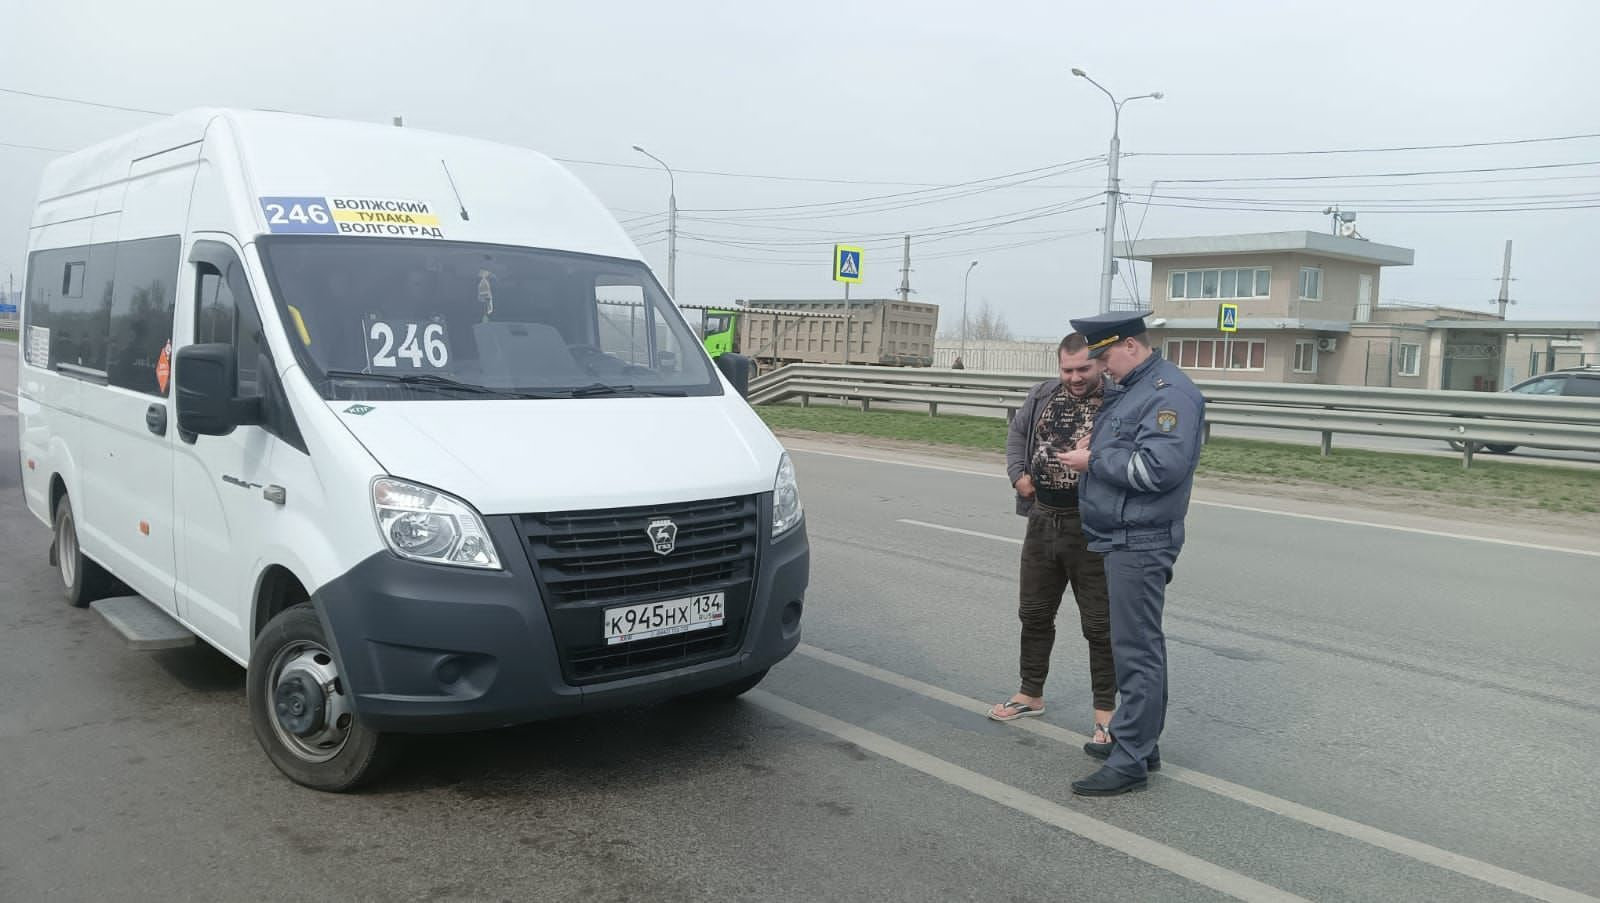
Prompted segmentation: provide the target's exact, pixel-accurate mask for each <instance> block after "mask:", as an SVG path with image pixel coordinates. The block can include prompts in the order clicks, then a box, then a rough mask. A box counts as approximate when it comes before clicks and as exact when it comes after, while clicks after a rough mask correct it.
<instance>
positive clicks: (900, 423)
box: [756, 404, 1006, 452]
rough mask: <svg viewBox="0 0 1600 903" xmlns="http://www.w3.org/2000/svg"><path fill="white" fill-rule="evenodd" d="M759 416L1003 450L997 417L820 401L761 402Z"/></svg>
mask: <svg viewBox="0 0 1600 903" xmlns="http://www.w3.org/2000/svg"><path fill="white" fill-rule="evenodd" d="M756 412H757V413H759V414H760V415H761V419H763V420H765V421H766V422H767V426H770V427H772V428H773V429H786V430H812V431H815V432H819V433H846V434H849V435H852V436H871V437H873V438H875V439H900V440H904V441H906V442H921V443H926V444H929V445H954V446H959V447H962V448H979V449H983V450H985V451H998V452H1003V451H1005V450H1006V422H1005V420H1004V419H1002V418H1000V417H973V416H969V415H962V414H940V415H939V416H938V417H929V416H928V415H927V413H926V412H923V413H920V414H919V413H917V412H915V411H868V412H866V413H862V411H861V409H860V408H846V407H840V406H839V405H837V404H823V405H816V406H814V407H809V408H802V407H800V406H799V405H761V406H760V407H758V408H756Z"/></svg>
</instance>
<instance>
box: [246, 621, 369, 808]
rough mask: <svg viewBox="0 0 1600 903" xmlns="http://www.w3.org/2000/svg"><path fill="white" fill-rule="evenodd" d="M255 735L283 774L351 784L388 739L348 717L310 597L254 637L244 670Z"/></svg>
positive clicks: (363, 775)
mask: <svg viewBox="0 0 1600 903" xmlns="http://www.w3.org/2000/svg"><path fill="white" fill-rule="evenodd" d="M245 698H246V699H247V700H248V702H249V706H250V724H251V726H252V727H253V728H255V732H256V740H258V741H259V742H260V743H261V748H262V749H264V750H265V751H266V753H267V758H269V759H271V760H272V764H274V765H276V766H278V770H279V771H282V772H283V773H284V774H285V775H287V776H288V777H289V779H290V780H292V781H294V782H295V783H297V784H303V785H305V786H307V787H310V788H312V789H314V790H326V791H330V792H334V793H339V792H343V791H346V790H353V789H355V788H356V787H358V786H359V785H360V784H362V783H363V782H365V781H368V780H371V779H372V778H374V777H376V776H377V775H378V773H379V772H380V771H381V769H382V767H383V765H384V764H385V763H386V762H387V760H388V758H389V753H390V748H391V746H392V744H393V739H392V738H390V737H387V736H385V735H384V734H380V733H378V732H377V731H374V730H371V729H369V728H367V727H365V726H364V725H362V724H361V722H360V721H359V720H357V718H356V714H355V710H354V708H353V706H352V705H351V701H350V692H349V689H348V688H347V687H346V686H345V685H344V681H343V679H342V678H341V677H340V676H339V669H338V665H337V664H336V663H335V662H334V660H333V653H332V652H330V651H329V648H328V642H327V639H326V637H324V635H323V632H322V622H321V620H320V619H318V618H317V613H316V610H315V609H313V608H312V607H311V603H309V602H302V603H300V604H299V605H296V606H294V607H292V608H289V609H286V610H284V611H283V612H280V613H279V614H278V616H277V617H275V618H273V619H272V620H271V621H270V622H268V624H267V626H266V627H265V628H263V629H262V631H261V635H260V636H259V637H257V638H256V643H255V647H254V648H253V649H252V650H251V652H250V667H249V669H248V671H247V673H246V676H245Z"/></svg>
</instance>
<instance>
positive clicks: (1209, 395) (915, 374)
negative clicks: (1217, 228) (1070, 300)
mask: <svg viewBox="0 0 1600 903" xmlns="http://www.w3.org/2000/svg"><path fill="white" fill-rule="evenodd" d="M1038 382H1039V377H1037V376H1025V375H1017V374H1006V373H985V372H977V371H969V370H944V369H919V370H901V369H895V368H885V367H859V366H851V367H842V366H830V365H819V364H792V365H790V366H788V367H784V368H782V369H780V370H777V371H775V372H773V373H769V374H767V375H765V376H762V377H760V378H758V379H756V380H754V381H752V382H751V384H750V402H751V404H777V403H781V402H786V401H794V400H798V401H799V402H800V403H801V404H802V405H807V404H810V402H811V400H812V399H813V398H837V399H842V400H845V401H849V402H856V403H859V404H860V405H861V407H862V409H863V410H865V409H867V408H869V407H870V405H871V403H872V402H873V401H891V402H907V403H913V404H925V405H927V406H928V413H929V414H930V415H937V414H938V412H939V406H940V405H946V406H949V405H956V406H962V407H983V408H993V409H1003V410H1004V411H1005V412H1006V416H1007V418H1008V419H1009V418H1010V417H1011V416H1013V415H1014V414H1015V413H1016V411H1017V409H1018V408H1019V407H1021V405H1022V402H1023V399H1024V398H1025V397H1026V396H1027V392H1028V390H1029V389H1030V388H1031V387H1032V386H1034V385H1035V384H1037V383H1038ZM1196 385H1198V386H1199V387H1200V390H1201V392H1203V393H1204V394H1205V397H1206V421H1207V430H1208V433H1209V427H1210V425H1211V424H1224V425H1232V426H1254V427H1265V428H1271V429H1286V430H1307V431H1312V432H1317V433H1320V434H1321V436H1322V453H1323V454H1324V455H1326V454H1329V453H1330V451H1331V450H1332V448H1333V436H1334V435H1335V434H1336V433H1345V434H1352V435H1368V436H1394V437H1401V438H1413V439H1434V440H1438V441H1440V442H1447V443H1450V444H1451V445H1452V446H1453V447H1457V448H1459V450H1460V451H1461V452H1462V464H1463V466H1471V464H1472V458H1473V455H1474V454H1475V453H1476V452H1477V451H1479V450H1481V449H1483V448H1484V447H1493V446H1534V447H1539V448H1559V449H1579V450H1584V451H1600V404H1597V403H1596V402H1595V401H1594V400H1592V399H1584V398H1548V397H1533V396H1526V395H1515V394H1510V393H1497V392H1444V391H1434V390H1429V389H1390V388H1372V387H1363V386H1319V385H1295V384H1288V383H1237V382H1216V381H1202V382H1197V383H1196Z"/></svg>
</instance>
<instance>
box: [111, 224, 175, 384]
mask: <svg viewBox="0 0 1600 903" xmlns="http://www.w3.org/2000/svg"><path fill="white" fill-rule="evenodd" d="M180 248H181V242H180V240H179V239H178V237H177V236H175V235H174V236H167V237H163V238H144V239H139V240H137V241H125V242H122V243H121V244H119V245H117V268H116V274H117V278H116V286H115V288H114V289H113V291H112V296H111V324H110V331H109V333H110V353H109V355H108V356H109V362H108V366H107V370H108V372H109V376H110V381H111V384H112V385H113V386H119V387H121V388H124V389H132V390H134V391H135V392H143V393H145V394H146V395H156V396H165V395H166V394H167V389H168V387H167V386H166V385H164V384H163V380H162V379H161V378H160V376H159V374H160V372H161V369H160V368H161V361H162V358H163V357H164V356H168V357H169V363H170V351H168V346H169V344H170V343H171V341H172V322H173V309H174V308H175V307H176V306H177V301H178V285H177V282H178V265H179V251H180Z"/></svg>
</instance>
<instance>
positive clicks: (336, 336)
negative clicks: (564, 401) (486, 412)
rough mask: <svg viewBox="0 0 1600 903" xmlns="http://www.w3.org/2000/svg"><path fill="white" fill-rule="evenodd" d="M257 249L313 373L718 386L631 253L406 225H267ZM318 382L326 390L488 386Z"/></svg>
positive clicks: (637, 389) (603, 389)
mask: <svg viewBox="0 0 1600 903" xmlns="http://www.w3.org/2000/svg"><path fill="white" fill-rule="evenodd" d="M261 249H262V251H261V253H262V260H263V263H264V265H265V267H266V270H267V278H268V281H269V284H270V285H271V287H272V290H273V293H274V295H275V296H276V300H277V304H278V307H279V310H280V316H281V317H282V318H283V322H284V332H285V333H286V334H287V335H288V336H289V338H290V341H291V343H292V344H293V345H294V346H295V348H296V354H297V356H298V357H300V358H301V360H302V362H303V363H305V364H306V365H307V366H306V370H307V373H308V374H309V375H311V376H312V377H313V378H314V379H318V378H319V377H321V376H322V375H323V374H326V373H328V372H329V371H346V372H350V371H354V372H357V373H371V374H377V375H393V376H396V377H404V376H408V375H410V376H426V375H436V376H442V377H447V378H449V379H451V380H454V381H456V382H461V383H470V384H472V385H474V386H486V387H489V388H493V389H501V390H507V391H523V392H529V393H535V392H536V393H541V394H551V393H553V394H561V393H562V392H565V391H572V390H583V391H580V393H579V394H583V395H591V396H593V397H614V396H616V395H639V394H665V395H684V394H690V395H696V394H716V393H720V391H721V383H720V382H718V380H717V379H716V376H715V371H714V370H713V369H712V367H711V364H710V361H709V360H708V359H707V358H706V356H705V353H704V351H703V350H702V349H701V346H700V343H699V342H698V341H697V340H696V339H695V337H694V334H693V333H692V332H691V331H690V330H689V327H688V325H687V324H686V323H684V321H683V318H682V317H681V316H680V315H679V313H678V311H677V308H675V307H674V306H673V305H672V304H671V302H670V301H668V300H667V298H666V295H665V294H664V293H663V292H662V291H661V289H660V286H658V285H657V283H656V280H655V278H654V276H652V275H651V273H650V271H649V269H648V268H647V267H645V266H644V264H642V263H640V262H638V261H627V260H615V259H610V258H602V257H593V256H589V255H582V254H573V253H567V252H559V251H546V250H536V249H532V248H518V247H510V246H504V245H486V244H467V243H461V242H439V241H417V240H407V239H368V238H299V237H290V236H273V237H268V238H264V239H263V240H262V242H261ZM319 382H320V387H319V388H320V389H321V391H322V392H323V394H324V396H325V397H327V398H339V399H363V398H371V397H403V398H406V399H413V398H414V399H416V400H430V401H431V400H440V399H446V400H449V399H456V400H459V399H462V398H465V397H492V396H468V395H464V394H462V393H453V394H452V393H442V392H438V391H431V390H427V389H419V388H416V387H414V386H407V385H405V384H404V383H399V382H395V381H388V382H383V381H378V380H371V379H351V378H347V377H333V378H321V379H319ZM596 387H599V389H597V388H596Z"/></svg>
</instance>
